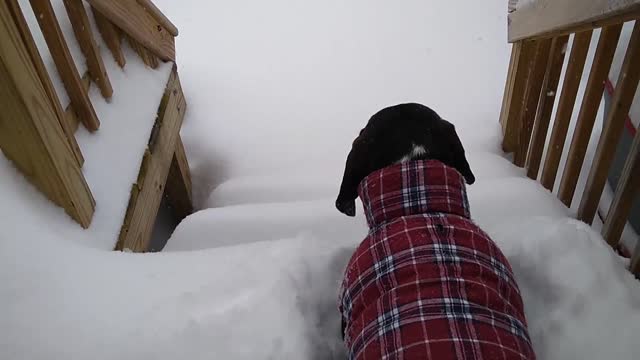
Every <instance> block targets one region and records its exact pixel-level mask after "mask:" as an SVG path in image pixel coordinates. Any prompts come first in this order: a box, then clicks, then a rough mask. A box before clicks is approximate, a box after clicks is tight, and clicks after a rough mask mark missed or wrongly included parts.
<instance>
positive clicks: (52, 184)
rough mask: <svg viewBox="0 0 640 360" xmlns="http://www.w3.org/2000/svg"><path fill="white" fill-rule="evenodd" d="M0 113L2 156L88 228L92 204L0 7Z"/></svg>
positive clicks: (1, 5) (39, 83) (33, 69)
mask: <svg viewBox="0 0 640 360" xmlns="http://www.w3.org/2000/svg"><path fill="white" fill-rule="evenodd" d="M0 109H2V111H0V148H1V149H2V152H3V153H4V154H5V156H7V158H9V159H11V160H12V161H13V163H14V164H15V165H16V167H17V168H18V169H19V170H20V171H21V172H22V173H23V174H24V175H25V177H26V178H27V179H29V180H30V181H31V182H32V183H33V184H34V185H35V186H36V187H37V188H38V189H39V190H40V191H42V192H43V193H44V194H45V195H46V196H47V197H48V198H49V199H50V200H51V201H53V202H54V203H56V204H58V205H59V206H61V207H62V208H64V209H65V211H66V212H67V213H68V214H69V215H70V216H71V217H72V218H73V219H74V220H76V221H77V222H78V223H80V225H82V226H83V227H85V228H87V227H89V225H90V224H91V219H92V217H93V213H94V209H95V201H94V199H93V197H92V195H91V191H90V190H89V187H88V186H87V183H86V181H85V179H84V176H83V174H82V170H81V169H80V166H79V165H78V163H77V161H76V159H75V157H74V155H73V152H72V151H71V149H70V147H69V145H68V142H67V137H66V136H65V133H64V131H63V129H62V126H61V125H60V122H59V119H58V118H57V115H56V111H55V109H54V108H53V106H52V104H51V101H50V98H49V95H48V94H47V91H46V90H45V86H44V85H43V83H42V80H41V79H40V76H39V74H38V70H37V69H36V67H35V66H34V65H33V63H32V62H31V54H30V52H29V50H28V49H27V47H26V46H25V44H24V42H23V39H22V35H21V33H20V30H19V29H18V27H17V26H16V23H15V22H14V20H13V15H12V14H11V11H10V10H9V7H8V6H7V2H0Z"/></svg>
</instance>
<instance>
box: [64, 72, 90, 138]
mask: <svg viewBox="0 0 640 360" xmlns="http://www.w3.org/2000/svg"><path fill="white" fill-rule="evenodd" d="M82 86H83V88H84V90H85V91H87V93H88V92H89V88H90V87H91V77H90V76H89V72H86V73H84V75H83V76H82ZM64 119H65V121H64V122H65V123H67V124H68V126H69V128H70V129H71V131H73V132H74V133H75V132H76V131H78V127H80V115H78V113H77V112H76V110H75V109H74V108H73V104H69V106H67V108H66V109H65V111H64Z"/></svg>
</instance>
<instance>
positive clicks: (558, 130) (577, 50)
mask: <svg viewBox="0 0 640 360" xmlns="http://www.w3.org/2000/svg"><path fill="white" fill-rule="evenodd" d="M591 35H592V31H586V32H582V33H578V34H576V35H575V37H574V38H573V46H572V49H571V55H569V63H568V65H567V70H566V72H565V76H564V83H563V86H562V93H561V94H560V100H559V101H558V109H557V110H556V118H555V120H554V122H553V130H552V131H551V139H550V140H549V146H548V148H547V149H548V150H547V157H546V159H545V162H544V168H543V169H542V178H541V181H540V182H541V183H542V186H544V187H545V188H547V189H548V190H550V191H553V186H554V185H555V181H556V175H557V174H558V167H559V165H560V158H561V156H562V151H563V149H564V143H565V140H566V137H567V132H568V130H569V122H570V121H571V115H572V114H573V107H574V105H575V102H576V97H577V95H578V87H579V86H580V80H581V79H582V72H583V70H584V65H585V62H586V60H587V53H588V52H589V45H590V43H591Z"/></svg>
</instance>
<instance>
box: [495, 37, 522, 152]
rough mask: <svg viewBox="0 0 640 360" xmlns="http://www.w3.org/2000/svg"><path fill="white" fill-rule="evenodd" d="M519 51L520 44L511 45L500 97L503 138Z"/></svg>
mask: <svg viewBox="0 0 640 360" xmlns="http://www.w3.org/2000/svg"><path fill="white" fill-rule="evenodd" d="M520 49H522V43H516V44H513V46H512V47H511V58H510V59H509V70H508V71H507V81H506V83H505V86H504V95H503V96H502V107H501V109H500V125H501V127H502V135H503V137H504V136H505V135H506V131H507V124H508V121H507V120H508V116H507V115H508V109H509V107H510V104H511V98H512V94H513V88H514V83H515V73H516V70H517V68H518V59H519V58H520ZM503 145H504V143H503ZM510 150H512V149H510Z"/></svg>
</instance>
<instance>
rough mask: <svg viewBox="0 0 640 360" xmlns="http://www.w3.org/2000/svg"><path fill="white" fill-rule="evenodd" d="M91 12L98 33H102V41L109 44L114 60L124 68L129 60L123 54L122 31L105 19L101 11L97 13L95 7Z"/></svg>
mask: <svg viewBox="0 0 640 360" xmlns="http://www.w3.org/2000/svg"><path fill="white" fill-rule="evenodd" d="M91 12H92V13H93V18H94V19H95V20H96V26H97V27H98V31H100V35H102V40H104V42H105V44H107V47H108V48H109V51H111V55H113V59H114V60H115V61H116V63H118V65H119V66H120V67H121V68H123V67H124V65H125V64H126V63H127V59H126V58H125V57H124V53H123V52H122V47H121V43H122V37H121V36H120V30H118V29H117V28H116V27H115V26H114V25H113V24H112V23H111V21H109V20H108V19H107V18H106V17H104V15H102V14H101V13H100V12H99V11H96V9H95V8H94V7H91Z"/></svg>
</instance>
